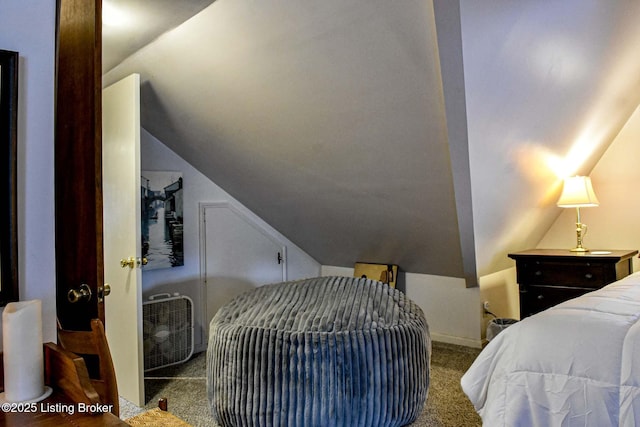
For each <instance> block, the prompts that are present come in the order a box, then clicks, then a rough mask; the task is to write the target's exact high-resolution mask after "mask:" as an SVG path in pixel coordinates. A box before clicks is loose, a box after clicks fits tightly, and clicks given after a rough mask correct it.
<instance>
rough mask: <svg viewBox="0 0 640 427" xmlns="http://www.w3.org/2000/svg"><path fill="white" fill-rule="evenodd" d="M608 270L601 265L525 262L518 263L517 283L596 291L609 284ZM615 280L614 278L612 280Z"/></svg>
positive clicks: (604, 265)
mask: <svg viewBox="0 0 640 427" xmlns="http://www.w3.org/2000/svg"><path fill="white" fill-rule="evenodd" d="M609 270H611V266H609V268H607V264H603V263H568V262H554V261H527V262H522V263H518V265H517V276H518V283H520V284H523V285H548V286H568V287H579V288H593V289H597V288H600V287H602V286H604V285H605V284H607V283H609V282H610V281H612V280H611V278H609V277H608V276H609V274H608V272H609ZM613 280H615V277H614V279H613Z"/></svg>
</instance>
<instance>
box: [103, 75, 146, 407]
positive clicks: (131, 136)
mask: <svg viewBox="0 0 640 427" xmlns="http://www.w3.org/2000/svg"><path fill="white" fill-rule="evenodd" d="M102 177H103V183H102V185H103V218H104V219H103V222H104V279H105V283H108V284H109V286H110V287H111V294H110V295H109V296H107V297H106V299H105V329H106V333H107V341H108V342H109V349H110V350H111V357H112V358H113V364H114V367H115V370H116V377H117V380H118V392H119V394H120V396H122V397H124V398H125V399H127V400H129V401H130V402H132V403H134V404H136V405H138V406H143V405H144V359H143V347H142V274H141V270H140V268H139V265H137V263H133V266H132V267H129V266H125V267H122V266H121V264H120V260H121V259H128V258H129V257H133V258H134V259H137V257H139V256H140V253H141V246H140V241H141V229H140V76H139V75H138V74H132V75H131V76H129V77H126V78H124V79H123V80H120V81H119V82H118V83H115V84H113V85H111V86H109V87H108V88H106V89H104V90H103V91H102Z"/></svg>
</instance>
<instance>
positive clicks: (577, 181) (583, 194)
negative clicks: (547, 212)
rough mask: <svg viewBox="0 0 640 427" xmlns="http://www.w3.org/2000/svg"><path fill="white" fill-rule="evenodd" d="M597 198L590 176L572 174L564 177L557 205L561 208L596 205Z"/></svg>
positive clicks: (597, 203)
mask: <svg viewBox="0 0 640 427" xmlns="http://www.w3.org/2000/svg"><path fill="white" fill-rule="evenodd" d="M599 204H600V202H598V198H597V197H596V193H595V192H594V191H593V186H592V185H591V178H589V177H587V176H572V177H569V178H565V180H564V187H563V189H562V194H561V195H560V199H558V206H560V207H562V208H579V207H588V206H598V205H599Z"/></svg>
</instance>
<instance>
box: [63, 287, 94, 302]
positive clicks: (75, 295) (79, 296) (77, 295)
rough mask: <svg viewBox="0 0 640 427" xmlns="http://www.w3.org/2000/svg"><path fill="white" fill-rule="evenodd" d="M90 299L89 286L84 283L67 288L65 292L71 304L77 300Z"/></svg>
mask: <svg viewBox="0 0 640 427" xmlns="http://www.w3.org/2000/svg"><path fill="white" fill-rule="evenodd" d="M90 299H91V288H90V287H89V285H87V284H86V283H83V284H82V285H80V287H79V288H78V289H69V292H67V300H68V301H69V302H70V303H71V304H75V303H77V302H79V301H89V300H90Z"/></svg>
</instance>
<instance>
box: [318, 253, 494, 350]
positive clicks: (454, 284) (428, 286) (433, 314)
mask: <svg viewBox="0 0 640 427" xmlns="http://www.w3.org/2000/svg"><path fill="white" fill-rule="evenodd" d="M321 274H322V275H323V276H353V268H345V267H334V266H327V265H323V266H322V270H321ZM404 278H405V286H406V290H405V292H406V295H407V297H409V298H410V299H411V300H413V301H414V302H415V303H416V304H418V305H419V306H420V308H422V311H424V314H425V316H426V318H427V323H428V324H429V333H430V334H431V338H432V339H433V340H434V341H440V342H446V343H450V344H458V345H465V346H468V347H480V346H481V343H482V341H481V334H480V332H481V331H480V329H481V328H480V324H481V319H482V307H481V305H480V303H479V301H480V289H479V288H478V287H475V288H467V287H466V283H465V280H464V279H459V278H455V277H444V276H433V275H429V274H417V273H405V274H404Z"/></svg>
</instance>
